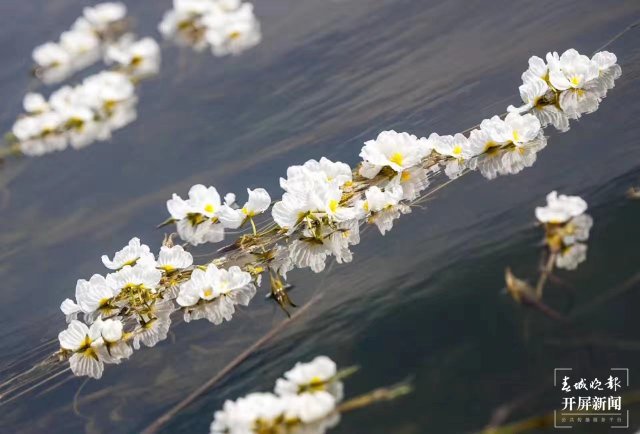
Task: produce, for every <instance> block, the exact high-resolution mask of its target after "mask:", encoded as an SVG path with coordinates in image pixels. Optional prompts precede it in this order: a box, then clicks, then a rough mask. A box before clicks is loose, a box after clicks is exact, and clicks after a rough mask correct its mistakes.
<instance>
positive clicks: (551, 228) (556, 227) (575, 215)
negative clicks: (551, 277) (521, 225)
mask: <svg viewBox="0 0 640 434" xmlns="http://www.w3.org/2000/svg"><path fill="white" fill-rule="evenodd" d="M586 210H587V203H586V202H585V201H584V200H583V199H582V198H580V197H578V196H565V195H563V194H561V195H558V193H557V192H555V191H552V192H551V193H549V194H548V195H547V205H546V206H544V207H537V208H536V218H537V219H538V221H540V222H541V223H542V224H543V225H544V228H545V232H546V236H545V244H546V246H547V248H548V249H549V252H550V254H551V255H553V256H554V257H555V266H556V267H558V268H564V269H567V270H575V269H576V268H577V267H578V265H579V264H580V263H581V262H583V261H585V260H586V259H587V245H586V244H585V242H586V241H587V240H588V239H589V231H590V230H591V226H593V219H592V218H591V216H589V215H588V214H585V211H586Z"/></svg>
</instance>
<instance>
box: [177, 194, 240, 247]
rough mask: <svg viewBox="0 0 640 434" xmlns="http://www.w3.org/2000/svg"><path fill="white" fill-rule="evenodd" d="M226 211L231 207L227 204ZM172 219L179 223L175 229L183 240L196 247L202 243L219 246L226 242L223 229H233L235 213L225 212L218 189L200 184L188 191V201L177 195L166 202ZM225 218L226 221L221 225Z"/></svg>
mask: <svg viewBox="0 0 640 434" xmlns="http://www.w3.org/2000/svg"><path fill="white" fill-rule="evenodd" d="M224 207H225V208H226V207H228V205H227V204H225V205H224ZM167 209H168V210H169V213H170V214H171V217H172V218H174V219H175V220H178V221H177V223H176V228H177V231H178V235H180V238H182V239H183V240H185V241H187V242H188V243H190V244H192V245H194V246H196V245H198V244H202V243H207V242H209V243H216V242H218V241H221V240H222V239H224V227H225V226H226V225H229V226H226V227H232V223H233V221H232V219H231V217H234V215H233V214H232V213H224V212H222V209H223V205H221V203H220V195H219V194H218V191H217V190H216V189H215V187H208V188H207V187H205V186H204V185H201V184H197V185H194V186H192V187H191V188H190V189H189V199H188V200H183V199H182V198H181V197H180V196H178V195H177V194H175V193H174V194H173V197H172V198H171V199H169V200H168V201H167ZM221 212H222V214H224V216H225V217H227V219H225V221H224V222H223V223H222V224H221V223H219V222H218V220H219V218H220V216H221ZM229 214H231V215H229Z"/></svg>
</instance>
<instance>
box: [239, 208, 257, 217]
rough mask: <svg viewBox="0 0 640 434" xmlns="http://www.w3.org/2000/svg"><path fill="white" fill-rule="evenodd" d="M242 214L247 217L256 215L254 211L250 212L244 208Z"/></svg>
mask: <svg viewBox="0 0 640 434" xmlns="http://www.w3.org/2000/svg"><path fill="white" fill-rule="evenodd" d="M241 211H242V214H244V215H246V216H247V217H253V216H254V215H255V213H254V212H253V211H249V210H248V209H247V207H244V208H242V210H241Z"/></svg>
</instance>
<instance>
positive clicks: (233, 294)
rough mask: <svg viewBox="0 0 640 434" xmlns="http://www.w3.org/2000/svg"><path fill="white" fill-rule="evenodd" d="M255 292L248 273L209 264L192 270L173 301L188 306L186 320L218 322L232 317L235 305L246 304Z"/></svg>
mask: <svg viewBox="0 0 640 434" xmlns="http://www.w3.org/2000/svg"><path fill="white" fill-rule="evenodd" d="M255 293H256V288H255V286H254V285H253V284H252V283H251V274H249V273H247V272H245V271H242V270H241V269H240V267H236V266H234V267H230V268H229V269H228V270H225V269H219V268H217V267H216V266H215V265H214V264H209V266H208V267H207V269H206V271H203V270H201V269H195V270H193V272H192V273H191V278H190V279H189V280H188V281H187V282H185V283H183V284H182V285H181V286H180V293H179V294H178V298H177V299H176V301H177V303H178V304H179V305H180V306H182V307H185V308H187V309H185V321H187V322H189V321H191V320H192V319H200V318H206V319H208V320H209V321H210V322H212V323H214V324H220V323H222V321H223V320H227V321H229V320H231V317H232V316H233V314H234V312H235V305H236V304H240V305H243V306H247V305H248V304H249V301H250V300H251V299H252V298H253V296H254V295H255ZM201 301H202V302H201Z"/></svg>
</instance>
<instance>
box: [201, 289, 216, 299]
mask: <svg viewBox="0 0 640 434" xmlns="http://www.w3.org/2000/svg"><path fill="white" fill-rule="evenodd" d="M202 295H204V296H205V297H211V296H212V295H213V289H211V288H207V289H205V290H204V292H203V293H202Z"/></svg>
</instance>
